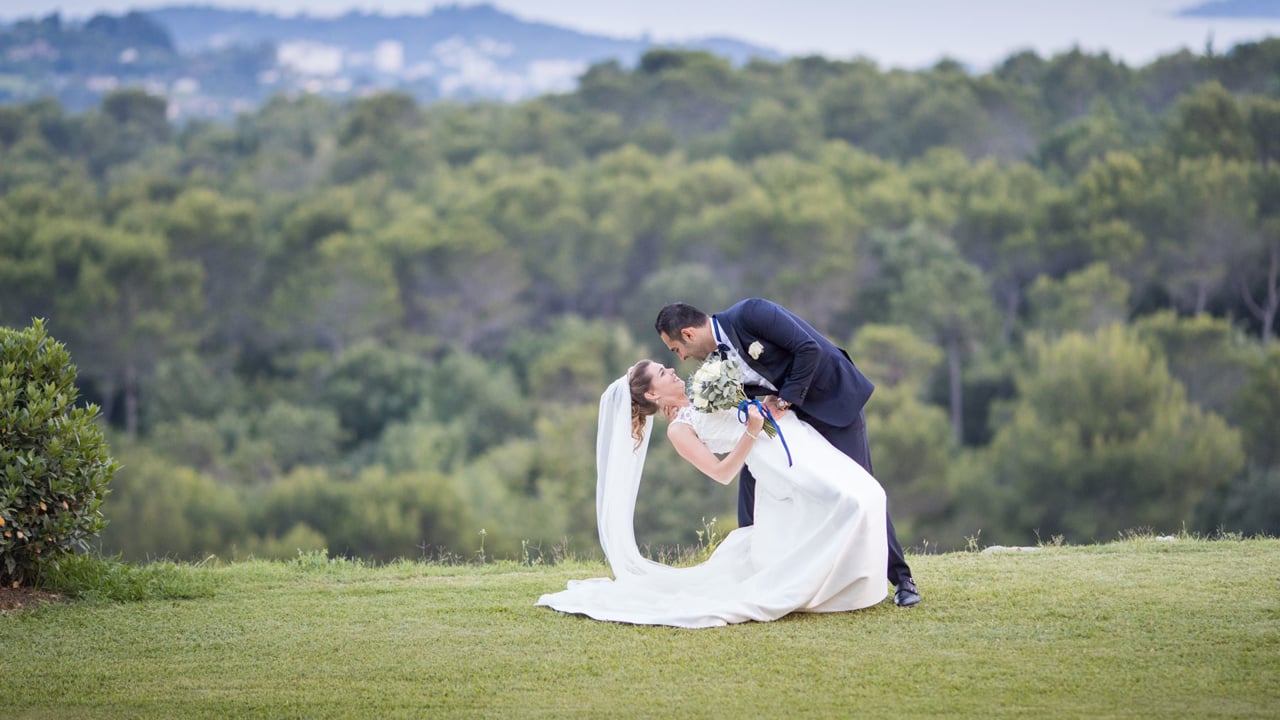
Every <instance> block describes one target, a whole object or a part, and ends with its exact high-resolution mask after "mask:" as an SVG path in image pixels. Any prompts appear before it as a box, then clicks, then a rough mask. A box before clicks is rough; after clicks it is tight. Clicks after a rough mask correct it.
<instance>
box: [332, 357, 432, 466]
mask: <svg viewBox="0 0 1280 720" xmlns="http://www.w3.org/2000/svg"><path fill="white" fill-rule="evenodd" d="M429 379H430V367H429V365H428V364H427V363H426V362H425V361H423V360H422V359H421V358H418V357H417V356H414V355H411V354H409V353H404V352H398V351H395V350H389V349H387V348H384V347H380V346H379V345H378V344H376V343H373V342H362V343H358V344H356V345H353V346H352V347H351V348H350V349H348V350H347V351H346V352H344V353H342V355H341V356H340V357H339V358H338V360H337V362H336V363H335V365H334V367H333V369H332V370H331V371H330V372H329V373H328V376H327V377H326V378H325V382H324V385H323V390H322V397H323V400H324V404H325V405H326V406H328V407H330V408H332V409H333V410H334V411H335V412H336V413H337V414H338V420H339V421H340V422H341V423H342V428H343V430H345V431H346V432H347V433H348V437H349V438H350V441H351V443H353V444H359V443H363V442H366V441H369V440H373V439H374V438H376V437H378V435H380V434H381V433H382V429H383V428H384V427H385V426H386V425H387V423H391V422H395V421H397V420H403V419H405V418H407V417H408V416H409V414H410V413H411V412H413V411H414V410H415V409H417V407H418V405H419V404H421V403H422V400H423V398H424V397H426V393H427V383H428V382H429Z"/></svg>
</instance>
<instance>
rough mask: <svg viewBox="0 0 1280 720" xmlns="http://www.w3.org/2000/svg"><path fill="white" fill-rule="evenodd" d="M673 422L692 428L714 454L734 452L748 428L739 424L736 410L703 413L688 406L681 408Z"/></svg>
mask: <svg viewBox="0 0 1280 720" xmlns="http://www.w3.org/2000/svg"><path fill="white" fill-rule="evenodd" d="M671 422H673V423H684V424H686V425H690V426H692V427H693V431H694V432H695V433H697V435H698V439H699V440H701V441H702V444H703V445H706V446H707V449H708V450H710V451H711V452H713V453H727V452H729V451H730V450H732V449H733V446H734V445H736V444H737V442H738V439H739V438H741V437H742V433H743V432H744V431H745V429H746V426H744V425H743V424H742V423H740V422H738V411H737V410H736V409H734V410H720V411H717V412H713V413H701V412H698V411H697V410H694V409H693V406H692V405H686V406H684V407H682V408H680V410H679V411H678V412H677V413H676V416H675V417H674V418H672V420H671Z"/></svg>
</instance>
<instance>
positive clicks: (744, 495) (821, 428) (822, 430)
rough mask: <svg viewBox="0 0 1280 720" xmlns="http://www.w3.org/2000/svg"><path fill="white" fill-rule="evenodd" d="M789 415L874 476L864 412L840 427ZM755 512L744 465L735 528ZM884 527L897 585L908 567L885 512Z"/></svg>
mask: <svg viewBox="0 0 1280 720" xmlns="http://www.w3.org/2000/svg"><path fill="white" fill-rule="evenodd" d="M792 412H794V413H796V416H797V417H799V418H800V419H801V420H804V421H805V422H807V423H809V424H810V425H812V426H813V429H814V430H817V431H818V434H819V435H821V436H822V437H824V438H826V439H827V441H828V442H830V443H831V444H832V445H834V446H836V447H837V448H838V449H839V450H840V452H842V453H844V454H845V455H848V456H849V457H851V458H853V459H854V461H855V462H857V463H858V464H859V465H861V466H862V467H864V468H866V470H867V472H869V473H871V474H872V475H874V474H875V471H874V470H872V469H871V444H870V443H869V442H868V441H867V416H866V413H865V412H860V413H858V419H857V420H854V421H853V422H852V423H851V424H849V425H847V426H845V427H842V428H838V427H832V426H830V425H827V424H826V423H824V422H822V421H821V420H818V419H816V418H814V417H811V416H809V415H807V414H805V413H804V412H802V411H799V410H796V409H794V408H793V409H792ZM755 512H756V479H755V477H754V476H752V474H751V471H750V470H748V469H747V468H746V466H745V465H744V466H743V468H742V474H741V475H740V476H739V477H738V527H746V526H748V525H752V524H754V523H755ZM884 526H885V530H886V533H885V534H886V535H887V536H888V540H889V582H891V583H893V584H894V585H895V586H896V585H898V584H899V582H900V581H901V580H902V578H909V577H911V568H910V567H908V566H907V558H906V557H905V556H904V555H903V554H902V545H900V544H899V543H898V533H896V532H894V529H893V520H891V519H889V513H888V511H885V514H884Z"/></svg>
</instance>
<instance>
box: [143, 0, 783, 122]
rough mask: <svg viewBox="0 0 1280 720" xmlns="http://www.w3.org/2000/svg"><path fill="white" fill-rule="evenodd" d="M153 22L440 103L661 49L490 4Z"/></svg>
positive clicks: (549, 83)
mask: <svg viewBox="0 0 1280 720" xmlns="http://www.w3.org/2000/svg"><path fill="white" fill-rule="evenodd" d="M147 14H148V15H149V16H150V17H151V18H153V19H154V20H155V21H156V22H157V23H159V24H160V25H161V26H163V27H165V28H167V29H168V30H169V32H170V33H171V34H172V36H173V40H174V43H175V45H176V46H177V47H178V49H179V50H180V51H183V52H200V51H208V50H215V49H218V48H223V47H227V46H230V45H255V44H259V43H270V44H272V45H275V46H276V47H277V48H279V51H280V54H281V57H282V62H283V63H284V64H285V65H287V66H290V67H292V68H294V69H296V70H298V71H300V72H302V73H304V74H307V73H310V74H316V75H325V74H334V73H330V70H331V69H332V68H333V66H334V65H335V64H337V61H336V58H335V54H340V55H341V57H342V62H341V67H342V68H343V69H345V70H347V71H351V72H363V73H366V74H376V75H383V76H399V77H400V78H401V79H404V80H407V81H421V80H423V79H427V80H432V81H434V82H435V83H436V84H437V85H438V86H439V88H440V91H441V92H440V94H441V95H443V96H450V97H456V96H481V97H494V98H498V99H505V100H514V99H518V98H521V97H528V96H530V95H535V94H538V93H542V92H548V91H563V90H569V89H571V88H572V87H573V83H574V81H575V80H576V79H577V76H578V75H580V74H581V73H582V71H584V70H585V69H586V68H587V67H588V66H589V65H591V64H592V63H595V62H600V61H604V60H617V61H618V62H620V63H622V64H624V65H633V64H634V63H635V62H636V61H637V60H638V59H639V58H640V56H641V55H643V54H644V53H645V51H647V50H649V49H652V48H654V47H657V46H659V45H660V44H659V43H654V42H652V41H650V40H649V39H647V38H616V37H608V36H604V35H592V34H587V33H582V32H578V31H575V30H569V29H566V28H563V27H559V26H556V25H551V24H548V23H541V22H531V21H527V20H523V19H521V18H519V17H516V16H515V15H511V14H509V13H507V12H504V11H502V10H499V9H498V8H496V7H494V6H492V5H473V6H465V7H464V6H445V7H437V8H436V9H434V10H433V11H431V12H430V13H428V14H425V15H396V16H388V15H372V14H366V13H359V12H350V13H347V14H345V15H342V16H340V17H310V16H306V15H301V16H296V17H284V16H279V15H271V14H266V13H261V12H254V11H237V10H222V9H217V8H212V7H201V6H174V7H166V8H161V9H158V10H152V11H148V12H147ZM679 47H684V48H690V49H699V50H706V51H709V52H712V53H715V54H716V55H720V56H722V57H725V58H727V59H729V60H730V61H731V62H733V63H734V64H742V63H744V62H746V61H747V60H749V59H751V58H752V57H760V58H765V59H769V60H777V59H780V58H781V57H782V56H781V54H780V53H778V52H776V51H774V50H771V49H768V48H764V47H761V46H758V45H752V44H749V43H745V42H740V41H737V40H733V39H729V38H705V39H698V40H692V41H689V42H686V43H681V44H680V45H679Z"/></svg>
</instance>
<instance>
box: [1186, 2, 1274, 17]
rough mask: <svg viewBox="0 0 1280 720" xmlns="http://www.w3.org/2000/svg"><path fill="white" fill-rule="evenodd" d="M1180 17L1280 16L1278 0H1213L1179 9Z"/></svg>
mask: <svg viewBox="0 0 1280 720" xmlns="http://www.w3.org/2000/svg"><path fill="white" fill-rule="evenodd" d="M1178 16H1179V17H1208V18H1250V19H1254V18H1280V2H1276V0H1213V2H1206V3H1201V4H1199V5H1194V6H1192V7H1189V8H1185V9H1183V10H1180V11H1178Z"/></svg>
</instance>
